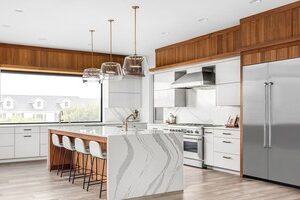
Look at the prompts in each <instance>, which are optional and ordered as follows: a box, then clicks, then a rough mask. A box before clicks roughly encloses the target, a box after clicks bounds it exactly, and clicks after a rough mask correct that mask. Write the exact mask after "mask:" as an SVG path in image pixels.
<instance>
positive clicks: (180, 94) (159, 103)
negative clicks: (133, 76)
mask: <svg viewBox="0 0 300 200" xmlns="http://www.w3.org/2000/svg"><path fill="white" fill-rule="evenodd" d="M185 92H186V91H185V89H168V90H154V107H156V108H157V107H165V108H168V107H185V106H186V95H185Z"/></svg>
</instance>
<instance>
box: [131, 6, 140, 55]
mask: <svg viewBox="0 0 300 200" xmlns="http://www.w3.org/2000/svg"><path fill="white" fill-rule="evenodd" d="M132 8H133V9H134V55H137V53H136V52H137V50H136V24H137V23H136V10H137V9H138V8H139V7H138V6H132Z"/></svg>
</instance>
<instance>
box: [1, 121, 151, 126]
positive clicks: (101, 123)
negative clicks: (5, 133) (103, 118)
mask: <svg viewBox="0 0 300 200" xmlns="http://www.w3.org/2000/svg"><path fill="white" fill-rule="evenodd" d="M122 124H123V122H82V123H74V122H73V123H68V122H63V123H44V124H43V123H29V124H0V127H27V126H104V125H122ZM130 124H147V123H146V122H130Z"/></svg>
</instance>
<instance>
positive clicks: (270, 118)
mask: <svg viewBox="0 0 300 200" xmlns="http://www.w3.org/2000/svg"><path fill="white" fill-rule="evenodd" d="M268 85H269V95H268V96H269V116H268V117H269V148H272V112H271V111H272V103H271V102H272V85H274V83H273V82H269V84H268Z"/></svg>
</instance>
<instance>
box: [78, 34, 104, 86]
mask: <svg viewBox="0 0 300 200" xmlns="http://www.w3.org/2000/svg"><path fill="white" fill-rule="evenodd" d="M90 32H91V46H92V49H91V57H92V66H91V67H90V68H86V69H84V70H83V74H82V81H83V83H86V82H98V83H101V80H102V77H101V74H100V69H98V68H95V67H94V37H93V36H94V35H93V34H94V32H95V30H90Z"/></svg>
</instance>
